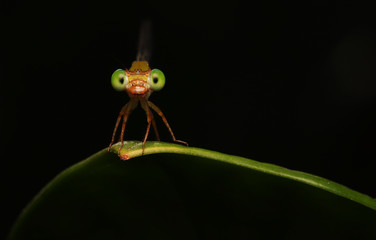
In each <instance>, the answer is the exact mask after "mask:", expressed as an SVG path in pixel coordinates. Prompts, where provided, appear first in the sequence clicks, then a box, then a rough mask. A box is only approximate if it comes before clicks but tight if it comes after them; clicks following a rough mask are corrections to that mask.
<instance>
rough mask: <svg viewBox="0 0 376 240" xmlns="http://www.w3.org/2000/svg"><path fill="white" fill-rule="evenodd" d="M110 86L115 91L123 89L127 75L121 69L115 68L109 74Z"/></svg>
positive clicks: (126, 81) (126, 82)
mask: <svg viewBox="0 0 376 240" xmlns="http://www.w3.org/2000/svg"><path fill="white" fill-rule="evenodd" d="M111 84H112V87H113V88H114V89H115V90H116V91H124V90H125V87H126V86H127V84H128V77H127V74H125V71H124V70H122V69H118V70H116V71H115V72H114V73H113V74H112V76H111Z"/></svg>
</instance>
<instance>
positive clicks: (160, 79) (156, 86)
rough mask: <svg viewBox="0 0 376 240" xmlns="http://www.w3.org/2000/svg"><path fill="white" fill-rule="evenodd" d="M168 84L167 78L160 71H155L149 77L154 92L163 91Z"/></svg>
mask: <svg viewBox="0 0 376 240" xmlns="http://www.w3.org/2000/svg"><path fill="white" fill-rule="evenodd" d="M165 83H166V78H165V75H164V74H163V72H162V71H161V70H159V69H153V70H152V71H151V73H150V76H149V84H150V87H151V89H152V90H153V91H159V90H161V89H162V88H163V87H164V85H165Z"/></svg>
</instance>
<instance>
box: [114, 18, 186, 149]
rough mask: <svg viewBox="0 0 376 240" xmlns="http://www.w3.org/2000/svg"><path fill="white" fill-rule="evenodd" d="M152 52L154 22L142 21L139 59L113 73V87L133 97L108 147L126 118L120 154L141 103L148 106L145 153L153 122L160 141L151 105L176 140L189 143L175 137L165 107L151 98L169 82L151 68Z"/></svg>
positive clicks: (160, 73) (146, 110)
mask: <svg viewBox="0 0 376 240" xmlns="http://www.w3.org/2000/svg"><path fill="white" fill-rule="evenodd" d="M150 52H151V22H150V21H145V22H143V23H142V25H141V28H140V36H139V43H138V52H137V57H136V61H134V62H133V63H132V65H131V67H130V68H129V69H124V70H123V69H118V70H116V71H115V72H114V73H113V74H112V76H111V84H112V87H113V88H114V89H115V90H117V91H121V92H124V91H125V92H126V93H127V94H128V96H129V98H130V100H129V101H128V103H126V104H125V105H124V106H123V107H122V108H121V110H120V113H119V115H118V118H117V120H116V124H115V128H114V131H113V133H112V139H111V143H110V145H109V147H108V151H110V149H111V146H112V144H113V143H114V140H115V136H116V133H117V129H118V127H119V124H120V121H121V119H123V121H122V125H121V132H120V148H119V150H118V155H120V150H121V149H122V148H123V145H124V141H123V140H124V131H125V125H126V123H127V120H128V117H129V115H130V114H131V113H132V111H133V110H134V109H135V108H136V107H137V106H138V104H139V103H140V105H141V107H142V108H143V109H144V110H145V113H146V120H147V127H146V134H145V136H144V139H143V141H142V155H143V154H144V151H145V143H146V140H147V139H148V135H149V131H150V127H151V125H152V126H153V129H154V132H155V136H156V139H157V140H158V141H160V137H159V133H158V129H157V124H156V122H155V119H154V115H153V113H152V111H151V109H153V110H154V111H155V112H156V113H157V114H158V115H159V116H160V117H161V118H162V120H163V122H164V124H165V125H166V127H167V129H168V131H169V132H170V134H171V137H172V140H173V141H174V142H177V143H181V144H184V145H186V146H188V143H186V142H184V141H181V140H177V139H176V138H175V135H174V133H173V131H172V129H171V127H170V125H169V124H168V122H167V119H166V117H165V116H164V114H163V112H162V111H161V109H160V108H159V107H157V106H156V105H155V104H154V103H152V102H151V101H149V100H148V99H149V97H150V95H151V94H152V92H154V91H155V92H157V91H160V90H162V88H163V87H164V85H165V82H166V78H165V75H164V73H163V72H162V71H161V70H159V69H156V68H154V69H151V68H150V67H149V60H150Z"/></svg>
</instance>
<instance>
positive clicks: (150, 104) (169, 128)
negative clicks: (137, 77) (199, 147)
mask: <svg viewBox="0 0 376 240" xmlns="http://www.w3.org/2000/svg"><path fill="white" fill-rule="evenodd" d="M148 105H149V106H150V107H151V108H152V109H153V110H154V111H155V112H156V113H158V115H159V116H160V117H161V118H162V120H163V122H164V124H165V125H166V127H167V129H168V131H169V132H170V134H171V137H172V140H173V141H174V142H178V143H182V144H185V145H186V146H188V143H186V142H184V141H181V140H177V139H176V138H175V135H174V133H173V132H172V129H171V127H170V125H169V124H168V122H167V119H166V117H165V116H164V114H163V112H162V111H161V109H159V107H157V106H156V105H155V104H154V103H152V102H150V101H148Z"/></svg>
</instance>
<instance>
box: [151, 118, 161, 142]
mask: <svg viewBox="0 0 376 240" xmlns="http://www.w3.org/2000/svg"><path fill="white" fill-rule="evenodd" d="M151 123H152V124H153V129H154V133H155V137H156V138H157V141H161V139H160V138H159V133H158V129H157V124H156V123H155V119H154V117H153V120H152V122H151Z"/></svg>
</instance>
